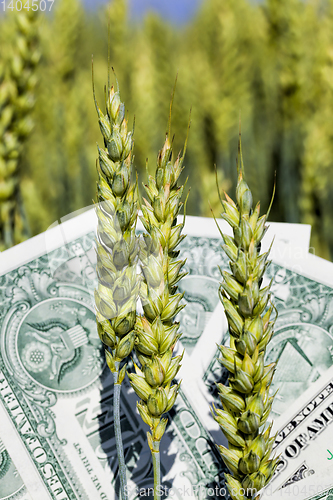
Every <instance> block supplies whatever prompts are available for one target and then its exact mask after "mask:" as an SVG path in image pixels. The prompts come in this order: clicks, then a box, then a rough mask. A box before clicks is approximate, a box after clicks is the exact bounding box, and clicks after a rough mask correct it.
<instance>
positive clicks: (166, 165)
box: [129, 133, 186, 498]
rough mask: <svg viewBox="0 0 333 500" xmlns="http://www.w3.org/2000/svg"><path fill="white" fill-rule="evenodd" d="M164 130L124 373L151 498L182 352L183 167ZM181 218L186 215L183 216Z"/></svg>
mask: <svg viewBox="0 0 333 500" xmlns="http://www.w3.org/2000/svg"><path fill="white" fill-rule="evenodd" d="M169 136H170V133H168V134H167V136H166V140H165V143H164V146H163V148H162V149H161V151H160V152H159V155H158V158H157V168H156V174H155V178H154V177H152V176H149V178H148V184H146V185H145V186H144V188H145V191H146V194H147V197H148V199H145V198H144V199H143V201H144V204H143V206H142V214H143V215H142V217H141V220H142V223H143V225H144V228H145V230H146V233H145V234H144V241H143V240H142V241H141V245H140V261H141V268H142V273H143V278H144V279H143V282H142V284H141V288H140V298H141V301H142V304H143V310H144V315H142V316H140V317H138V318H137V321H136V326H135V329H136V340H135V350H136V353H137V357H138V359H139V362H140V364H141V368H139V367H138V366H137V365H135V371H136V373H133V374H129V378H130V380H131V385H132V387H133V389H134V390H135V392H136V394H137V395H138V396H139V397H140V401H139V402H138V404H137V408H138V410H139V413H140V415H141V417H142V419H143V421H144V422H145V423H146V424H148V425H149V427H150V432H148V433H147V436H148V444H149V447H150V450H151V452H152V457H153V465H154V488H155V489H154V498H156V495H157V498H158V493H157V488H158V485H159V483H160V478H159V443H160V440H161V438H162V436H163V434H164V431H165V428H166V425H167V418H162V415H163V414H164V413H166V412H168V411H169V410H170V409H171V408H172V406H173V405H174V403H175V400H176V397H177V393H178V390H179V384H174V385H172V381H173V379H174V378H175V376H176V374H177V373H178V370H179V368H180V363H181V360H182V355H179V356H175V357H173V351H174V348H175V344H176V342H177V340H178V338H179V337H180V334H179V331H178V329H179V323H177V322H175V321H174V318H175V316H176V315H177V314H178V312H179V311H181V309H183V307H184V306H183V305H180V300H181V299H182V297H183V294H180V293H177V283H178V281H179V280H180V279H181V278H182V276H184V273H182V272H181V269H182V267H183V265H184V263H185V261H182V260H179V251H177V250H176V247H177V246H178V244H179V243H180V242H181V241H182V239H183V238H184V237H185V236H184V235H182V234H181V233H182V230H183V227H184V223H182V224H179V225H177V215H178V213H179V211H180V209H181V207H182V205H183V203H182V202H181V201H180V200H181V197H182V194H183V190H184V187H183V186H177V181H178V179H179V175H180V173H181V171H182V170H183V166H182V165H183V159H184V155H185V150H186V146H185V148H184V152H183V154H182V155H181V154H179V155H178V157H177V159H176V160H175V161H173V159H172V147H171V143H170V139H169ZM184 220H185V219H184Z"/></svg>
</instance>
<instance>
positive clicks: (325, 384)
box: [262, 366, 333, 500]
mask: <svg viewBox="0 0 333 500" xmlns="http://www.w3.org/2000/svg"><path fill="white" fill-rule="evenodd" d="M332 422H333V366H331V367H330V368H329V369H328V370H327V371H326V372H325V373H324V374H323V375H322V376H321V377H320V378H319V379H318V380H317V381H316V382H315V383H313V384H312V385H311V386H310V387H309V389H308V390H307V391H305V392H304V394H302V396H301V397H299V398H298V399H297V400H296V401H295V402H294V404H292V405H291V406H290V408H289V409H288V411H286V412H285V413H284V415H283V416H282V417H280V418H279V419H277V420H276V421H274V423H273V430H272V432H273V433H277V435H276V439H275V442H274V446H273V453H275V454H276V455H279V456H280V461H279V463H278V465H277V468H276V471H275V474H274V476H273V478H272V479H271V482H270V484H269V486H268V487H267V489H265V490H264V494H263V497H262V499H263V500H267V499H268V498H270V497H273V498H287V497H288V496H294V497H295V498H300V499H304V500H305V499H307V498H312V499H315V498H316V499H319V498H320V499H324V498H325V499H326V498H328V499H331V498H332V493H333V465H332V459H333V453H332V452H333V429H332V425H331V424H332Z"/></svg>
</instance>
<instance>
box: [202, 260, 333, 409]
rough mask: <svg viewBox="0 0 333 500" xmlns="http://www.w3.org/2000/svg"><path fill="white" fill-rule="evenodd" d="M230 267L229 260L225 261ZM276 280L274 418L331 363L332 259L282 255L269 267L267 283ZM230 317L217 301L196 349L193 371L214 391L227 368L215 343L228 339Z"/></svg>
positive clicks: (271, 353) (271, 350)
mask: <svg viewBox="0 0 333 500" xmlns="http://www.w3.org/2000/svg"><path fill="white" fill-rule="evenodd" d="M224 265H225V268H226V269H227V266H228V264H227V262H226V261H225V262H224ZM271 279H272V280H273V283H272V288H271V290H272V301H273V303H274V305H275V307H276V309H277V311H278V317H277V321H276V324H275V334H274V336H273V338H272V340H271V341H270V343H269V344H268V346H267V351H266V363H271V362H273V361H277V360H278V364H277V369H276V373H275V375H274V378H273V383H272V386H271V393H272V394H273V393H274V392H275V391H276V390H277V389H279V391H278V394H277V396H276V398H275V400H274V404H273V408H272V414H271V417H272V418H277V417H278V416H280V415H282V414H283V413H284V411H285V410H286V409H288V407H289V406H290V404H292V403H293V402H294V401H295V399H297V398H298V397H299V396H300V395H301V394H302V393H303V392H304V391H305V390H306V389H307V388H308V387H309V386H310V385H311V384H312V383H313V382H315V381H316V380H317V379H318V378H319V377H320V376H321V375H322V374H323V373H324V372H325V371H326V370H327V369H328V368H329V367H330V366H331V365H332V359H333V289H332V287H333V265H332V264H331V263H329V262H327V261H324V260H322V259H319V258H317V257H315V256H314V255H311V254H308V255H307V256H305V257H303V258H299V257H297V256H295V257H294V258H293V257H292V254H291V257H290V258H283V259H280V260H279V261H278V259H277V257H276V256H275V257H274V261H273V262H272V263H271V265H270V266H269V268H268V269H267V272H266V275H265V279H264V283H263V286H265V285H267V284H268V283H269V281H270V280H271ZM228 341H229V335H228V332H227V321H226V318H225V316H224V313H223V308H222V306H221V304H218V306H217V308H216V310H215V311H214V313H213V315H212V317H211V318H210V320H209V322H208V324H207V326H206V328H205V330H204V332H203V334H202V335H201V337H200V339H199V341H198V342H197V345H196V348H195V349H194V351H193V353H192V360H193V363H194V365H195V366H196V370H195V374H196V375H197V377H198V378H199V379H200V380H202V381H203V382H204V383H205V384H206V386H207V389H208V390H209V391H210V392H211V398H212V400H214V398H217V394H215V392H214V391H215V389H214V387H215V382H217V381H219V382H223V383H225V382H226V380H227V376H228V375H227V370H225V369H224V368H223V367H222V366H221V364H220V363H219V361H218V358H219V357H220V353H219V349H218V348H217V346H216V344H221V343H222V344H225V345H227V344H228Z"/></svg>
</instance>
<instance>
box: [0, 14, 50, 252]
mask: <svg viewBox="0 0 333 500" xmlns="http://www.w3.org/2000/svg"><path fill="white" fill-rule="evenodd" d="M14 23H15V30H16V31H15V43H14V44H13V46H12V48H11V50H10V51H9V57H7V58H6V59H4V60H3V61H2V63H1V65H0V249H2V250H3V249H5V248H8V247H10V246H12V245H14V244H16V243H19V242H21V241H22V240H23V239H24V238H25V237H26V234H25V233H26V232H27V222H26V220H25V217H24V213H23V205H22V200H21V194H20V186H19V180H20V163H21V160H22V151H23V146H24V143H25V141H26V139H27V137H28V136H29V134H30V132H31V130H32V128H33V121H32V118H31V112H32V109H33V107H34V101H35V99H34V89H35V86H36V82H37V78H36V73H35V68H36V65H37V63H38V61H39V58H40V54H39V51H38V49H37V45H38V31H37V14H36V13H35V12H33V11H29V12H16V13H15V19H14Z"/></svg>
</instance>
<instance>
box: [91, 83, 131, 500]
mask: <svg viewBox="0 0 333 500" xmlns="http://www.w3.org/2000/svg"><path fill="white" fill-rule="evenodd" d="M94 99H95V104H96V110H97V114H98V119H99V125H100V129H101V132H102V135H103V140H104V149H103V148H98V161H97V171H98V184H97V200H98V204H97V206H96V212H97V217H98V228H97V241H96V250H97V276H98V288H97V290H95V302H96V309H97V314H96V320H97V328H98V334H99V336H100V339H101V341H102V342H103V344H104V347H105V356H106V361H107V364H108V366H109V368H110V370H111V372H112V374H113V380H114V400H113V412H114V429H115V439H116V448H117V456H118V463H119V476H120V490H121V496H122V500H127V498H128V494H127V487H126V465H125V459H124V451H123V445H122V437H121V426H120V392H121V384H122V382H123V380H124V377H125V374H126V366H127V365H126V363H125V364H123V366H121V363H122V361H123V360H124V359H125V358H126V357H127V356H128V355H129V354H130V353H131V351H132V349H133V347H134V341H135V337H136V333H135V330H134V326H135V321H136V302H137V297H138V293H139V286H140V283H139V280H138V278H137V271H136V268H137V260H138V245H137V237H136V235H135V226H136V220H137V202H136V201H135V184H134V183H133V182H132V180H131V177H132V167H133V157H132V148H133V133H132V131H128V129H127V126H128V121H127V119H126V118H125V106H124V104H123V103H122V102H121V100H120V95H119V89H117V90H115V89H114V87H113V86H111V87H110V78H109V84H108V91H107V96H106V113H105V114H103V113H102V111H101V109H100V108H99V106H98V104H97V102H96V97H95V91H94Z"/></svg>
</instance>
